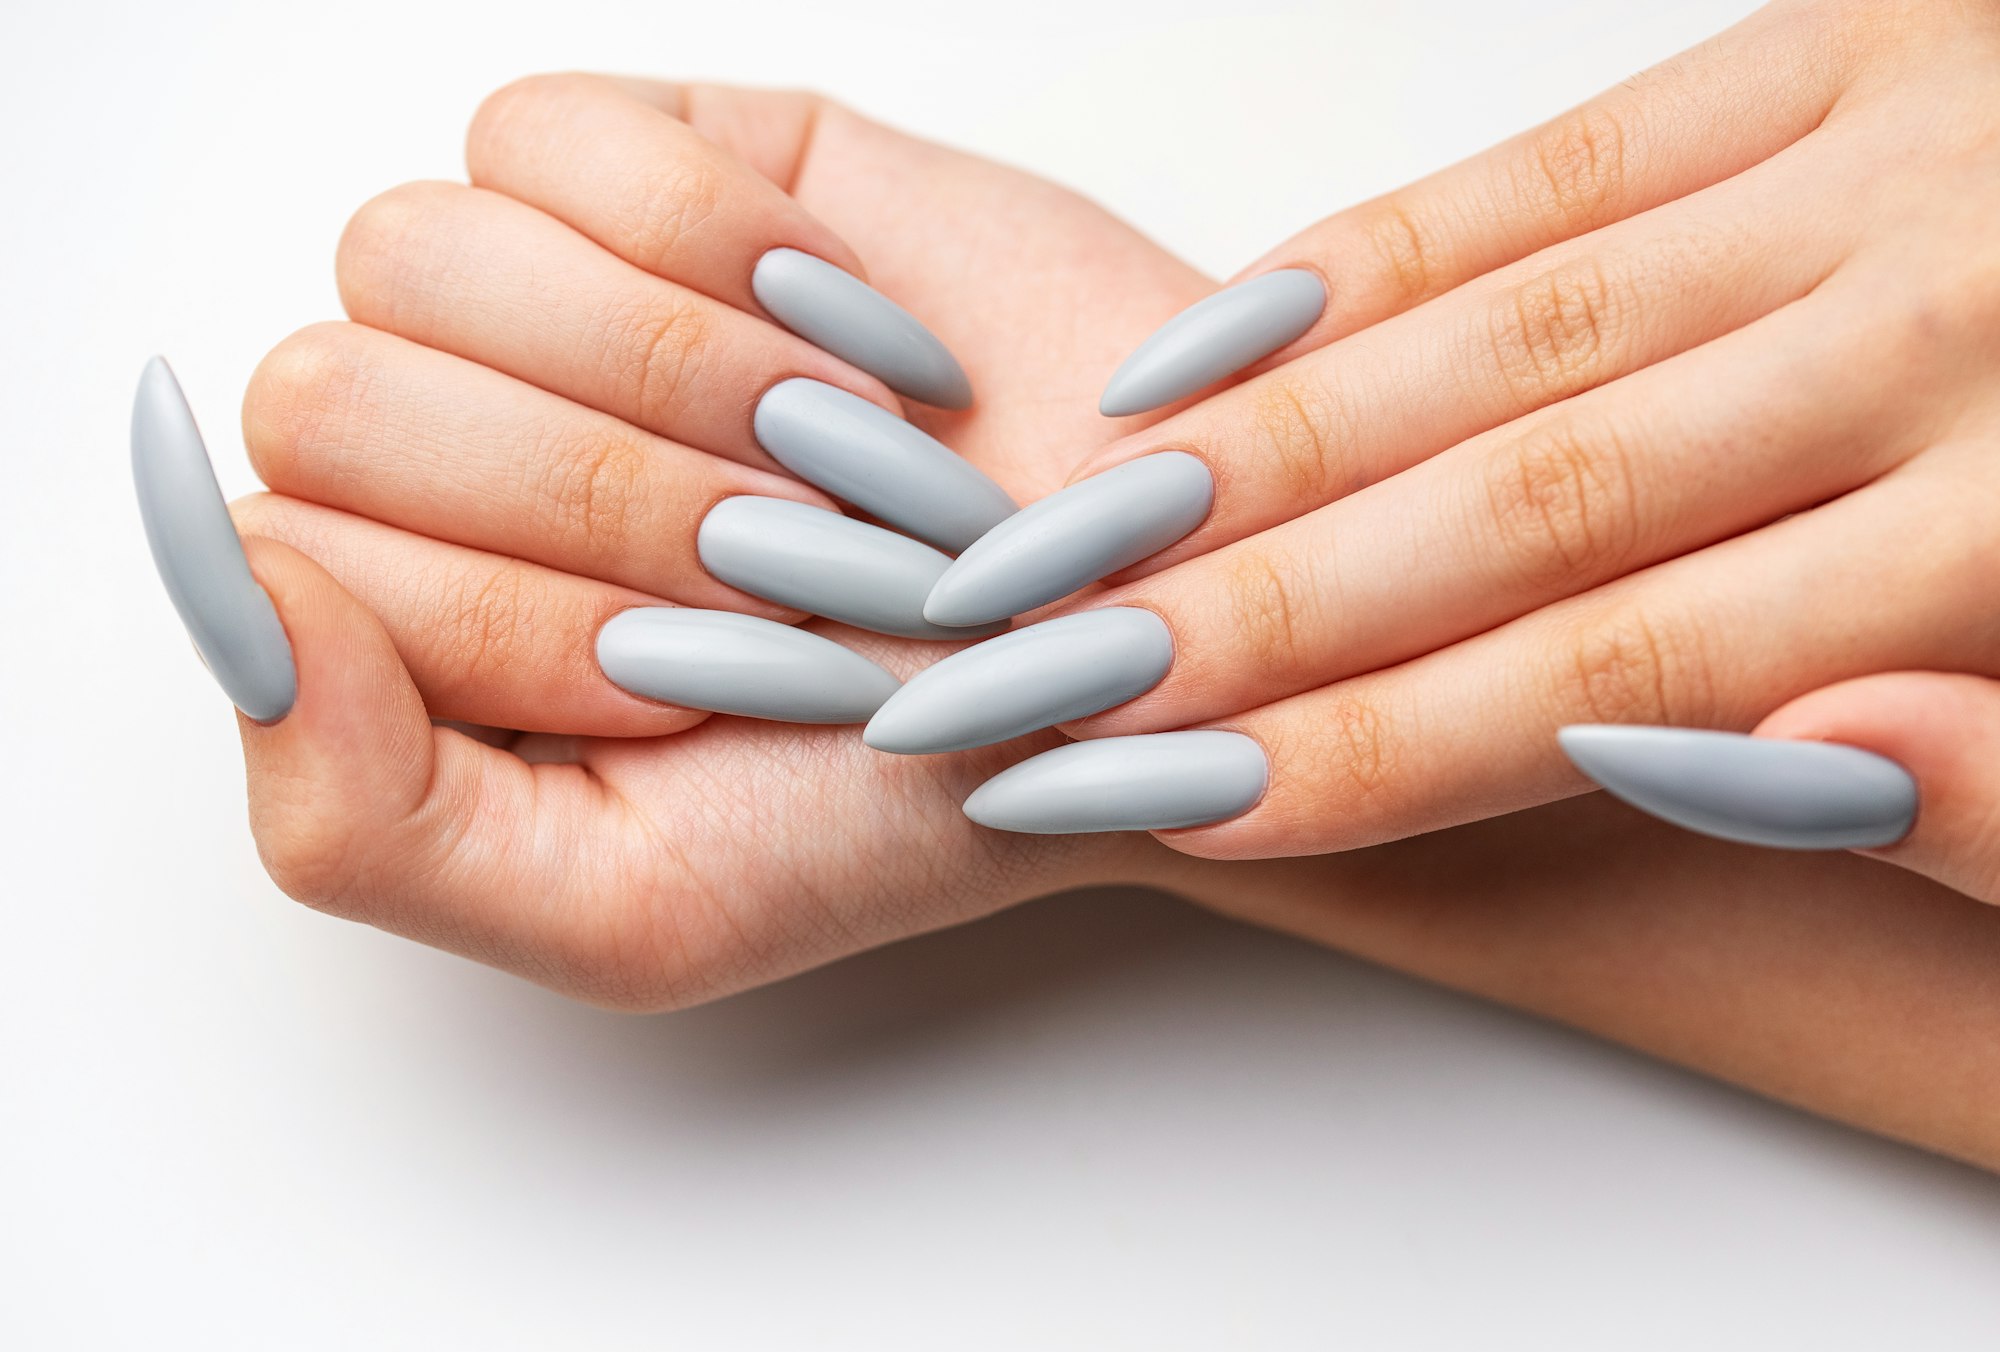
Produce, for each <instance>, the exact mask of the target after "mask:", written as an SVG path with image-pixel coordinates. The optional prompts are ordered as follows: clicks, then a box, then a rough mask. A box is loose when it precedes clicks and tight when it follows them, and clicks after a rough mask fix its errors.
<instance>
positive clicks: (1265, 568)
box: [1223, 547, 1314, 675]
mask: <svg viewBox="0 0 2000 1352" xmlns="http://www.w3.org/2000/svg"><path fill="white" fill-rule="evenodd" d="M1223 585H1224V592H1225V595H1226V596H1227V597H1228V602H1229V608H1228V610H1227V611H1226V612H1225V613H1227V614H1228V615H1230V616H1231V617H1232V619H1233V621H1234V624H1233V626H1232V630H1233V633H1234V634H1235V636H1236V641H1237V642H1238V643H1239V644H1240V645H1241V646H1240V648H1239V651H1240V652H1241V653H1242V654H1243V656H1244V657H1245V658H1247V659H1248V662H1249V669H1250V670H1252V671H1255V672H1257V673H1259V674H1280V675H1282V674H1283V673H1287V672H1294V671H1298V670H1300V669H1301V666H1302V664H1303V663H1304V662H1305V661H1306V660H1307V658H1308V655H1309V654H1308V650H1307V649H1308V625H1309V624H1310V622H1311V620H1310V616H1311V612H1312V610H1313V609H1314V606H1313V597H1312V592H1311V589H1312V580H1311V579H1310V578H1307V577H1303V576H1301V575H1300V573H1299V570H1298V568H1297V567H1296V566H1295V565H1294V564H1292V563H1290V562H1288V559H1287V556H1285V555H1283V554H1280V553H1279V552H1278V551H1276V550H1272V549H1263V548H1255V547H1252V548H1246V549H1244V550H1243V551H1241V554H1240V556H1239V557H1238V558H1235V559H1232V560H1230V561H1229V562H1228V564H1227V568H1226V572H1225V573H1224V579H1223Z"/></svg>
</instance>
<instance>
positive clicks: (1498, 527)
mask: <svg viewBox="0 0 2000 1352" xmlns="http://www.w3.org/2000/svg"><path fill="white" fill-rule="evenodd" d="M1630 466H1631V457H1630V455H1629V454H1628V453H1627V451H1626V449H1625V446H1624V444H1623V442H1622V440H1621V439H1620V438H1619V436H1618V435H1617V434H1616V433H1615V432H1613V431H1611V430H1610V429H1608V428H1603V427H1594V428H1588V429H1586V428H1585V427H1583V426H1581V425H1580V424H1579V423H1578V421H1577V420H1576V419H1573V418H1560V419H1558V420H1556V421H1554V422H1551V423H1548V424H1545V425H1544V426H1542V427H1538V428H1535V429H1533V430H1532V431H1530V432H1528V433H1526V434H1525V435H1523V436H1522V437H1520V438H1519V439H1517V440H1515V441H1513V442H1511V443H1509V444H1507V445H1505V446H1503V447H1502V448H1500V450H1499V451H1498V452H1497V453H1496V454H1494V455H1493V456H1492V457H1491V459H1490V460H1489V462H1488V466H1487V472H1486V474H1485V475H1484V476H1483V479H1484V482H1483V485H1482V486H1483V488H1484V492H1485V507H1486V511H1487V513H1488V520H1489V522H1490V524H1491V527H1492V532H1493V539H1494V540H1495V541H1496V542H1497V544H1498V547H1499V549H1500V553H1501V557H1502V559H1503V560H1504V561H1505V563H1506V566H1507V567H1508V569H1509V571H1510V572H1511V574H1512V575H1513V577H1514V579H1515V580H1517V581H1518V582H1520V583H1521V584H1523V585H1525V586H1527V587H1528V588H1530V589H1531V590H1533V591H1536V592H1540V593H1546V592H1548V591H1550V590H1552V589H1561V588H1566V587H1569V586H1574V585H1578V584H1588V583H1591V582H1594V581H1597V580H1599V579H1600V578H1602V577H1604V576H1606V575H1607V574H1610V573H1613V572H1615V571H1616V570H1617V569H1618V568H1619V567H1620V566H1621V565H1622V564H1623V563H1625V562H1627V561H1629V560H1630V558H1631V557H1632V554H1633V552H1634V550H1635V548H1636V543H1635V541H1634V539H1633V533H1634V529H1635V522H1636V520H1637V509H1636V505H1635V497H1634V492H1633V485H1632V473H1631V468H1630Z"/></svg>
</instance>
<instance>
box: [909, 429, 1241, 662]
mask: <svg viewBox="0 0 2000 1352" xmlns="http://www.w3.org/2000/svg"><path fill="white" fill-rule="evenodd" d="M1214 499H1215V480H1214V478H1213V477H1211V476H1210V474H1209V472H1208V466H1207V465H1204V464H1202V462H1201V461H1199V460H1197V459H1195V457H1193V456H1191V455H1189V454H1188V453H1187V452H1185V451H1163V452H1160V453H1159V454H1157V455H1147V456H1141V457H1140V458H1139V459H1137V460H1128V461H1126V462H1125V463H1124V464H1122V465H1115V466H1113V467H1112V468H1110V469H1107V470H1105V471H1104V472H1103V473H1102V474H1093V475H1092V476H1091V477H1090V478H1088V479H1083V480H1079V481H1078V482H1076V483H1073V484H1071V485H1070V486H1069V487H1068V488H1064V489H1061V490H1059V491H1057V492H1054V493H1051V494H1049V495H1048V496H1047V497H1045V498H1043V499H1042V500H1041V501H1040V502H1037V503H1033V504H1031V505H1029V506H1027V507H1024V508H1022V509H1021V510H1020V511H1018V512H1016V513H1014V515H1012V516H1010V517H1008V518H1007V519H1006V520H1005V521H1003V522H1001V523H1000V524H999V525H997V526H995V527H994V528H993V529H992V530H991V531H989V532H987V533H986V534H985V535H983V536H981V537H980V539H979V542H978V543H977V544H974V545H972V546H971V547H969V548H968V549H966V551H965V552H964V553H963V554H961V555H960V556H959V558H958V561H957V562H956V563H954V564H952V566H951V567H950V568H947V569H946V570H945V574H944V576H943V577H941V578H939V579H938V581H937V585H936V586H935V587H933V588H931V598H930V600H928V601H926V602H925V603H924V618H925V619H927V620H929V621H930V622H931V623H932V624H985V623H987V622H988V621H991V620H999V619H1005V618H1006V617H1007V616H1009V615H1018V614H1020V613H1021V612H1022V611H1024V610H1033V609H1034V608H1035V607H1036V606H1041V605H1047V604H1048V603H1049V602H1051V601H1054V600H1057V599H1059V598H1061V597H1064V596H1068V595H1069V594H1070V593H1071V592H1073V591H1075V590H1076V589H1077V588H1078V587H1081V586H1083V585H1084V584H1086V583H1089V582H1095V581H1096V580H1097V579H1098V578H1100V577H1103V576H1104V575H1105V574H1106V573H1115V572H1117V571H1118V570H1119V569H1120V568H1123V567H1125V566H1126V565H1128V564H1133V563H1137V562H1138V561H1139V560H1140V559H1143V558H1145V557H1146V556H1147V555H1148V554H1156V553H1158V552H1159V551H1160V550H1162V549H1165V548H1166V547H1167V546H1168V545H1170V544H1172V543H1173V542H1174V541H1176V540H1178V539H1180V538H1181V537H1182V536H1183V535H1186V534H1187V533H1188V532H1189V531H1191V530H1193V529H1194V528H1195V527H1196V526H1199V525H1200V524H1201V523H1202V519H1203V518H1204V517H1206V516H1207V515H1208V508H1209V504H1210V503H1211V502H1213V501H1214Z"/></svg>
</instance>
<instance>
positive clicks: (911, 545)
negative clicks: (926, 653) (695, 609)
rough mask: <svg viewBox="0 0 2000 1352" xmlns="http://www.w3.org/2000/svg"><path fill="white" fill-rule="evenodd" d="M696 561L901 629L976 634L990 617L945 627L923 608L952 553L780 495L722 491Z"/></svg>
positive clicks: (772, 596) (799, 599)
mask: <svg viewBox="0 0 2000 1352" xmlns="http://www.w3.org/2000/svg"><path fill="white" fill-rule="evenodd" d="M695 543H696V548H697V549H698V550H699V552H700V554H701V562H702V566H703V567H704V568H706V569H708V571H709V572H710V573H711V574H713V575H714V576H715V577H717V578H719V579H720V580H722V581H724V582H727V583H728V584H729V585H730V586H732V587H736V588H738V589H740V590H742V591H746V592H749V593H750V594H751V595H752V596H761V597H763V598H764V599H765V600H766V601H775V602H777V603H778V604H779V605H781V606H791V607H793V608H794V609H797V610H804V611H810V612H811V613H812V614H814V615H824V616H826V617H827V618H828V619H830V620H839V621H840V622H841V623H842V624H852V625H856V626H858V627H859V628H862V629H873V630H874V631H875V632H877V633H879V634H896V635H899V636H901V637H903V638H929V639H961V640H963V639H976V638H985V637H986V636H988V635H989V634H991V633H993V632H994V631H993V628H992V626H990V625H989V626H983V627H980V628H975V629H947V628H946V627H945V626H943V625H941V624H932V623H931V622H930V621H929V620H926V619H925V618H924V598H925V597H927V596H929V595H930V591H931V584H933V583H934V582H936V581H937V580H938V577H939V576H940V575H941V574H942V573H943V572H944V570H945V569H947V568H949V567H950V566H951V558H950V556H949V555H946V554H940V553H938V551H936V550H935V549H932V548H931V547H930V546H929V545H927V544H924V543H922V542H920V541H917V540H912V539H911V538H910V537H909V536H907V535H898V534H896V532H894V531H892V530H883V529H882V528H881V527H880V526H871V525H869V524H868V523H867V522H866V521H856V520H855V519H854V518H852V517H847V516H842V515H841V514H840V513H838V512H829V511H826V510H824V509H823V508H819V507H810V506H807V505H806V504H805V503H803V502H791V501H788V500H787V499H784V498H759V497H748V496H746V497H735V498H724V499H723V500H722V501H721V502H718V503H716V504H715V506H714V507H712V508H710V509H709V512H708V515H707V516H705V517H703V518H702V522H701V529H700V530H699V531H698V532H696V536H695Z"/></svg>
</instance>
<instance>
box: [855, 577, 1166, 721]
mask: <svg viewBox="0 0 2000 1352" xmlns="http://www.w3.org/2000/svg"><path fill="white" fill-rule="evenodd" d="M1173 660H1174V640H1173V635H1172V634H1170V633H1168V632H1167V626H1166V622H1165V621H1164V620H1162V619H1161V618H1160V617H1159V616H1158V615H1155V614H1154V613H1153V612H1152V611H1150V610H1141V609H1138V608H1136V607H1132V606H1110V607H1106V608H1105V609H1103V610H1086V611H1084V612H1083V613H1082V614H1080V615H1064V616H1061V617H1059V618H1057V619H1053V620H1044V621H1043V622H1042V623H1040V624H1033V625H1029V626H1028V627H1027V628H1026V629H1017V630H1015V631H1014V632H1013V633H1011V634H1002V635H1001V636H1000V637H998V638H994V639H988V640H987V641H986V642H984V643H980V644H976V645H974V646H973V647H970V648H967V649H966V650H965V651H964V652H959V653H953V654H952V655H951V656H950V657H947V658H945V659H944V660H943V661H941V662H936V663H933V664H932V665H930V666H928V667H926V668H924V669H923V670H922V671H920V672H918V673H917V674H916V675H915V676H912V677H911V678H910V679H909V680H908V681H905V682H904V683H903V688H902V689H901V690H898V691H897V692H896V693H895V694H894V695H891V696H890V697H889V702H888V703H887V704H884V705H883V706H882V707H881V708H880V709H878V710H876V711H875V717H873V718H872V719H870V720H869V721H868V727H867V729H866V730H865V731H864V732H863V733H862V734H861V740H862V741H864V742H866V743H868V745H870V746H872V747H874V748H875V749H876V750H877V751H893V752H896V753H898V754H900V755H905V756H927V755H934V754H936V753H938V752H941V751H965V750H969V749H970V748H972V747H975V746H987V745H990V744H991V743H994V742H1004V741H1006V740H1007V739H1008V738H1009V737H1019V736H1021V735H1022V734H1024V733H1029V732H1034V731H1035V730H1036V729H1038V728H1048V727H1054V726H1055V725H1056V724H1058V723H1062V722H1066V721H1068V720H1069V719H1072V718H1083V717H1085V716H1087V715H1090V714H1094V713H1101V712H1102V711H1104V710H1106V709H1110V708H1113V707H1115V706H1117V705H1120V704H1123V703H1124V702H1125V701H1126V700H1129V699H1136V698H1137V697H1139V696H1140V695H1143V694H1145V693H1146V692H1147V691H1148V690H1151V689H1152V688H1153V687H1154V686H1156V685H1158V684H1159V683H1160V678H1161V677H1163V676H1165V675H1166V674H1167V668H1168V667H1169V666H1171V665H1173Z"/></svg>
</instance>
